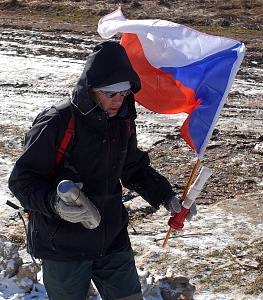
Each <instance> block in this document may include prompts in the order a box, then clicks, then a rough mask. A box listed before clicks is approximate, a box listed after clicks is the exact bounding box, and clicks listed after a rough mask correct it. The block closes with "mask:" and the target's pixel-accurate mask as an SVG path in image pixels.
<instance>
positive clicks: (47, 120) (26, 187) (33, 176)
mask: <svg viewBox="0 0 263 300" xmlns="http://www.w3.org/2000/svg"><path fill="white" fill-rule="evenodd" d="M59 121H60V119H59V116H58V114H56V113H54V114H53V115H52V114H51V115H48V116H45V117H42V118H41V120H40V122H38V123H37V124H35V125H34V126H33V127H32V128H31V130H30V131H29V132H28V133H27V134H26V139H25V148H24V152H23V154H22V155H21V156H20V158H19V159H18V160H17V162H16V164H15V166H14V168H13V170H12V173H11V175H10V178H9V188H10V190H11V191H12V193H13V194H14V195H15V196H16V198H17V199H18V200H19V201H20V203H21V205H22V206H23V207H24V208H25V209H28V210H35V211H40V212H42V213H43V214H45V215H47V216H54V215H55V213H54V211H53V203H54V199H55V197H56V187H54V186H52V184H51V182H50V178H49V177H50V173H51V171H52V170H53V169H54V168H55V154H56V146H57V139H58V130H59V128H58V122H59Z"/></svg>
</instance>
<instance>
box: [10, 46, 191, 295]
mask: <svg viewBox="0 0 263 300" xmlns="http://www.w3.org/2000/svg"><path fill="white" fill-rule="evenodd" d="M139 89H140V79H139V77H138V75H137V74H136V72H135V71H134V70H133V68H132V66H131V64H130V61H129V59H128V57H127V54H126V52H125V50H124V48H123V47H122V46H121V45H120V44H119V43H116V42H112V41H108V42H103V43H101V44H99V45H97V46H96V47H95V48H94V51H93V53H92V54H91V55H89V57H88V60H87V63H86V66H85V69H84V71H83V73H82V75H81V77H80V79H79V81H78V83H77V85H76V87H75V89H74V91H73V96H72V100H71V102H68V103H66V104H64V105H62V107H61V106H60V107H52V108H50V109H47V110H45V111H44V112H42V113H41V114H40V115H39V116H38V117H37V119H36V120H35V122H34V124H33V127H32V128H31V129H30V131H29V132H28V133H27V134H26V140H25V149H24V153H23V154H22V155H21V157H20V158H19V159H18V160H17V162H16V164H15V167H14V169H13V171H12V173H11V176H10V179H9V187H10V189H11V191H12V192H13V193H14V195H15V196H16V197H17V198H18V200H19V201H20V202H21V204H22V206H23V207H24V208H25V209H27V210H29V211H30V212H31V217H30V222H29V232H28V251H29V252H30V253H31V254H32V255H33V256H34V257H36V258H40V259H42V262H43V276H44V284H45V287H46V290H47V293H48V295H49V298H50V299H55V300H67V299H68V300H75V299H76V300H84V299H86V295H87V292H88V289H89V285H90V280H91V279H92V280H93V282H94V284H95V285H96V287H97V289H98V291H99V293H100V295H101V297H102V299H127V300H129V299H134V300H136V299H142V293H141V287H140V283H139V279H138V275H137V272H136V268H135V264H134V258H133V254H132V250H131V245H130V241H129V237H128V233H127V224H128V214H127V211H126V209H125V207H124V206H123V203H122V185H123V186H125V187H127V188H129V189H133V190H135V191H136V192H138V193H139V194H140V195H141V196H142V197H143V198H144V199H145V200H146V201H148V202H149V203H150V204H151V205H152V206H153V207H155V208H159V206H160V205H161V204H162V205H164V206H165V207H166V208H167V209H168V210H169V211H170V212H171V213H175V212H179V211H180V209H181V208H180V204H179V201H178V198H177V196H176V195H175V193H174V192H173V190H172V188H171V185H170V184H169V182H168V181H167V180H166V179H165V178H164V177H163V176H161V175H160V174H158V173H157V172H156V171H155V170H154V169H153V168H152V167H151V166H150V161H149V158H148V155H147V153H145V152H143V151H140V150H139V149H138V148H137V140H136V130H135V122H134V120H135V118H136V111H135V106H134V97H133V94H134V93H136V92H137V91H139ZM71 111H72V112H71ZM62 114H63V115H64V116H63V117H62ZM65 115H66V116H67V117H66V119H67V121H65ZM70 115H73V116H74V120H75V121H74V123H75V133H74V139H73V142H72V145H71V149H70V151H68V153H65V155H64V157H63V160H62V161H61V162H60V163H59V165H56V163H55V156H56V152H57V149H58V147H59V145H60V143H61V140H62V139H63V136H64V135H65V131H66V128H67V123H68V119H69V117H70ZM65 179H68V180H71V181H73V182H81V183H82V186H83V188H82V191H83V193H84V194H85V195H86V197H87V199H89V200H90V201H91V202H92V203H93V204H94V205H95V206H96V208H97V210H98V211H99V213H100V216H101V221H100V224H99V226H97V227H96V228H93V229H89V228H85V227H84V226H83V225H82V224H81V222H82V221H83V220H84V219H85V218H89V214H91V212H90V211H89V210H87V208H86V206H85V205H82V206H77V205H72V204H71V205H68V204H67V203H66V202H64V201H63V200H62V199H60V198H59V197H58V195H57V192H56V188H57V185H58V183H59V182H61V181H62V180H65ZM193 213H195V211H194V209H193V210H192V212H191V214H193ZM190 216H191V215H190Z"/></svg>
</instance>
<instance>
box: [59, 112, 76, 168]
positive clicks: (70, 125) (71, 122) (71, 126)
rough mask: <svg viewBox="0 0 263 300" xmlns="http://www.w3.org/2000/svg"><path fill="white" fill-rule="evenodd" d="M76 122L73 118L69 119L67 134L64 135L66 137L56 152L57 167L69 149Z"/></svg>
mask: <svg viewBox="0 0 263 300" xmlns="http://www.w3.org/2000/svg"><path fill="white" fill-rule="evenodd" d="M74 129H75V128H74V120H73V117H72V116H71V118H70V119H69V122H68V127H67V129H66V131H65V134H64V137H63V139H62V141H61V143H60V145H59V147H58V149H57V152H56V158H55V165H56V166H57V165H58V164H59V163H60V161H61V159H62V158H63V156H64V154H65V152H66V150H67V148H68V145H69V142H70V140H71V138H72V136H73V134H74Z"/></svg>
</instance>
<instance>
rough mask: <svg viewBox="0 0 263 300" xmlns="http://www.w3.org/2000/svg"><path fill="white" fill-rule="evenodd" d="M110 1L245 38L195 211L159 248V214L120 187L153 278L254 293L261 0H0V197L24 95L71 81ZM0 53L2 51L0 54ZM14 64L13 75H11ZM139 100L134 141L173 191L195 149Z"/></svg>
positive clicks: (17, 235) (53, 93)
mask: <svg viewBox="0 0 263 300" xmlns="http://www.w3.org/2000/svg"><path fill="white" fill-rule="evenodd" d="M119 3H121V5H122V10H123V12H124V14H125V15H126V16H127V17H129V18H163V19H168V20H171V21H174V22H179V23H183V24H185V25H189V26H192V27H194V28H196V29H199V30H202V31H205V32H208V33H212V34H218V35H224V36H226V37H232V38H236V39H238V40H242V41H244V43H245V44H246V47H247V53H246V56H245V59H244V62H243V63H242V66H241V70H240V71H239V73H238V75H237V79H236V81H235V83H234V85H233V88H232V90H231V93H230V95H229V98H228V101H227V104H226V105H225V107H224V108H223V110H222V113H221V116H220V119H219V122H218V124H217V126H216V129H215V131H214V134H213V136H212V139H211V141H210V143H209V146H208V148H207V151H206V155H205V160H204V164H205V165H206V166H208V167H209V168H211V169H212V171H213V176H212V177H211V179H210V180H209V182H208V184H207V186H206V188H205V190H204V191H203V193H202V195H201V196H200V198H199V199H198V201H197V203H198V205H199V206H198V207H199V214H198V217H197V219H196V221H195V222H194V221H193V222H191V224H189V223H187V224H186V225H185V230H184V231H183V232H181V233H179V234H177V237H175V235H173V236H172V238H171V239H170V240H169V247H167V249H162V248H161V244H162V240H163V237H164V235H165V233H166V230H167V220H168V218H169V216H168V215H167V213H166V212H165V211H164V210H163V209H161V210H159V211H157V212H156V211H154V210H153V209H151V208H150V207H149V206H147V205H146V204H145V202H143V201H142V200H141V199H140V198H138V197H136V195H135V194H133V193H126V195H125V197H126V199H127V202H126V205H127V208H128V210H129V212H130V218H131V224H132V226H133V227H134V228H135V230H136V233H135V232H134V230H133V229H132V228H131V229H130V234H131V240H132V243H133V246H134V250H135V254H136V255H135V257H136V261H137V265H138V267H139V268H141V269H144V270H145V269H146V270H147V271H149V272H150V273H151V274H154V275H153V276H155V277H156V278H158V276H164V275H165V274H166V275H167V274H168V273H169V274H170V273H172V271H174V273H175V275H178V274H182V275H184V276H186V277H188V278H189V279H190V280H191V282H192V283H193V284H195V285H196V288H197V291H198V293H199V296H198V294H197V297H200V298H198V299H202V300H203V299H237V300H239V299H262V298H261V297H262V293H263V289H262V286H263V276H262V270H263V256H262V253H263V243H262V242H263V237H262V229H263V225H262V223H263V214H262V208H263V205H262V194H263V193H262V185H263V181H262V171H263V159H262V155H263V134H262V132H263V130H262V129H263V126H262V120H263V113H262V109H263V104H262V100H263V99H262V98H263V97H262V88H263V85H262V79H263V71H262V61H263V59H262V46H263V42H262V41H263V39H262V11H263V6H262V2H261V1H260V0H259V1H256V0H255V1H252V0H251V1H249V0H247V1H246V0H243V1H235V0H231V1H228V2H223V1H216V0H211V1H210V0H196V1H192V0H187V1H181V0H177V1H168V0H159V1H147V0H144V1H137V0H133V1H118V2H117V1H108V2H105V1H104V2H103V1H33V0H32V1H30V0H28V1H26V0H25V1H16V0H10V1H0V31H1V40H0V42H1V55H2V56H1V60H2V63H1V65H2V72H1V73H2V75H1V83H0V88H1V94H2V95H3V99H5V101H3V105H2V107H1V110H0V116H1V122H0V128H1V131H0V136H1V139H0V164H1V170H0V174H1V177H2V178H4V179H3V180H2V181H1V191H2V192H1V194H0V196H1V203H3V198H4V197H5V198H6V197H10V194H9V193H8V191H7V188H6V180H7V177H8V172H9V170H10V167H11V165H12V164H13V163H14V161H15V159H16V158H17V157H18V155H19V154H20V153H21V151H22V146H21V145H22V139H23V134H24V132H25V130H26V129H27V128H28V126H29V124H30V122H31V121H32V119H33V116H34V115H36V113H37V111H38V110H39V109H40V108H41V107H44V103H38V102H37V103H34V105H32V103H31V102H30V99H32V98H36V96H37V97H39V96H40V95H41V97H43V98H44V99H46V100H47V101H46V102H47V103H49V101H50V102H52V101H53V100H54V99H55V100H59V99H61V98H63V97H65V95H66V94H67V91H65V89H64V88H65V87H67V88H69V87H71V84H72V83H73V79H75V78H77V77H78V75H79V73H80V70H81V62H83V60H84V59H85V56H86V54H87V52H88V51H89V49H90V47H91V46H92V45H94V43H96V42H97V41H98V40H99V37H98V35H97V34H96V24H97V21H98V19H99V18H100V17H101V16H102V15H105V14H106V13H108V12H111V11H113V10H114V9H115V8H117V7H118V5H119ZM13 57H15V59H16V60H14V61H13ZM7 58H8V61H3V59H7ZM46 58H50V59H46ZM31 59H32V61H33V62H34V64H37V63H39V65H40V66H41V64H42V65H43V63H45V67H46V68H50V69H49V71H48V72H49V73H48V74H49V75H48V76H46V74H45V71H43V76H42V75H41V74H40V75H39V77H38V78H37V79H36V76H35V74H34V73H33V71H32V74H31V73H30V72H31V71H30V70H31V69H30V66H27V65H26V64H27V62H28V61H30V62H31ZM34 59H36V60H34ZM41 60H42V61H41ZM64 62H65V64H67V66H66V67H65V66H64V65H63V63H64ZM52 63H53V65H52ZM19 64H21V65H19ZM29 64H30V63H29ZM68 66H70V68H72V70H73V71H72V74H73V75H72V76H73V77H74V78H72V79H70V80H72V81H70V80H69V79H67V76H68V74H66V72H65V74H64V77H61V78H59V81H61V82H63V83H61V84H60V83H59V84H58V85H56V86H55V85H54V86H53V85H52V84H53V81H54V77H55V76H57V75H52V74H53V73H54V74H55V72H56V71H53V70H51V69H52V68H55V67H57V68H58V67H59V68H60V69H61V70H63V68H64V67H65V69H66V68H68ZM12 68H15V71H14V72H15V76H16V78H15V77H13V79H10V77H9V75H10V72H12ZM5 72H6V73H5ZM52 72H53V73H52ZM25 73H26V74H27V76H25ZM5 74H6V75H5ZM28 74H29V75H28ZM50 74H51V75H50ZM41 76H42V77H43V78H42V77H41ZM53 76H54V77H53ZM66 80H69V81H68V82H65V81H66ZM56 82H58V81H56ZM50 86H51V90H49V92H47V90H48V89H49V88H50ZM8 97H9V98H8ZM10 103H12V105H10ZM21 108H22V113H21ZM138 111H139V116H138V120H137V126H138V133H139V143H140V144H141V146H142V147H144V148H145V150H147V151H148V152H149V154H150V156H151V158H152V164H153V166H154V167H155V168H157V169H158V170H159V171H161V172H162V173H163V174H164V175H166V176H167V178H168V179H169V180H170V182H171V183H172V185H173V187H174V189H175V190H176V191H178V192H179V193H182V191H183V188H184V186H185V183H186V181H187V179H188V177H189V174H190V172H191V169H192V167H193V165H194V163H195V156H194V154H193V153H191V151H190V149H189V148H188V147H187V146H186V145H185V143H184V141H183V140H182V139H181V138H180V135H179V128H180V125H181V123H182V120H181V119H178V120H177V121H176V122H175V121H174V119H169V118H161V117H160V116H158V115H156V114H153V113H151V112H148V111H146V110H144V109H143V108H141V107H138ZM149 140H150V143H149ZM146 141H147V142H146ZM131 199H133V200H131ZM4 211H5V208H4V206H1V214H2V216H3V215H4V216H5V217H4V220H2V223H1V224H2V230H1V233H2V234H5V236H6V237H7V238H8V239H9V240H11V241H13V242H15V243H16V244H18V245H19V246H20V248H21V249H23V248H24V246H25V243H24V233H23V226H22V223H21V221H18V219H17V217H16V216H15V215H14V213H12V212H11V211H9V213H8V214H4ZM146 266H147V267H146ZM208 290H212V291H213V294H214V295H219V294H220V293H221V294H222V293H223V294H226V295H229V296H226V298H220V297H221V296H214V297H215V298H212V297H213V296H211V295H209V296H207V295H206V293H207V291H208ZM237 291H239V292H240V293H241V294H240V295H239V294H237V293H238V292H237ZM259 295H261V296H259ZM222 297H223V296H222ZM231 297H232V298H231ZM257 297H258V298H257ZM196 299H197V298H196Z"/></svg>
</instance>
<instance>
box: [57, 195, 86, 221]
mask: <svg viewBox="0 0 263 300" xmlns="http://www.w3.org/2000/svg"><path fill="white" fill-rule="evenodd" d="M54 208H55V210H56V212H57V214H58V215H59V216H60V217H61V218H62V219H64V220H66V221H68V222H71V223H78V222H83V221H86V219H87V214H88V212H89V209H88V206H87V205H85V203H83V204H82V205H77V204H74V203H66V202H64V201H63V200H62V199H60V198H59V197H58V196H57V198H56V201H55V204H54Z"/></svg>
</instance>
